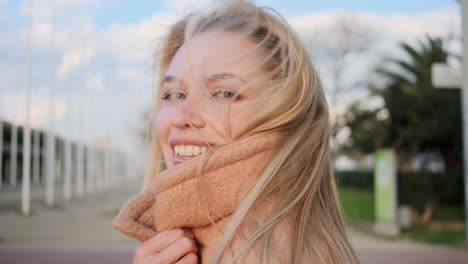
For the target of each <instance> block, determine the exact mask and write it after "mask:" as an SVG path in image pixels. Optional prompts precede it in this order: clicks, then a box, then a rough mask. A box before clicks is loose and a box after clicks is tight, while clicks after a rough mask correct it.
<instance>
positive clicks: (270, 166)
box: [114, 0, 358, 264]
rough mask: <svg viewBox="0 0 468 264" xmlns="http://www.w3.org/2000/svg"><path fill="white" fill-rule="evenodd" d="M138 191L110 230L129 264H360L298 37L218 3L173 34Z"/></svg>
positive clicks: (315, 82) (262, 16) (241, 7)
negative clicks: (134, 243)
mask: <svg viewBox="0 0 468 264" xmlns="http://www.w3.org/2000/svg"><path fill="white" fill-rule="evenodd" d="M157 54H158V58H157V60H156V64H157V70H158V71H159V74H160V82H159V83H158V85H157V87H156V89H157V94H158V97H159V98H157V102H156V103H155V122H154V124H155V129H154V132H155V135H154V137H153V144H152V154H151V162H152V164H153V166H150V168H149V171H148V173H147V175H146V181H145V185H146V186H147V188H146V189H145V190H144V191H143V192H142V193H141V194H139V195H137V196H136V197H135V198H134V199H132V200H131V201H130V202H129V203H128V204H127V205H126V206H125V207H124V208H123V209H122V210H121V212H120V214H119V215H118V216H117V218H116V219H115V220H114V226H115V227H116V228H117V229H119V230H120V231H122V232H124V233H125V234H127V235H129V236H132V237H134V238H137V239H139V240H141V241H144V243H142V244H141V246H139V247H138V248H137V250H136V252H135V255H134V263H135V264H137V263H138V264H139V263H358V260H357V258H356V256H355V254H354V252H353V249H352V247H351V246H350V243H349V241H348V238H347V235H346V231H345V224H344V221H343V217H342V213H341V209H340V204H339V199H338V196H337V191H336V186H335V180H334V176H333V169H332V167H331V162H330V159H329V137H330V134H329V133H330V131H329V115H328V108H327V103H326V100H325V96H324V93H323V90H322V87H321V85H320V81H319V78H318V76H317V74H316V72H315V70H314V68H313V66H312V63H311V61H310V59H309V57H308V55H307V54H306V52H305V50H304V47H303V46H302V44H301V43H300V41H299V38H298V37H297V35H296V33H295V32H294V31H293V30H292V29H291V28H290V26H289V25H288V24H287V23H286V22H285V21H284V20H283V19H282V18H281V17H280V16H279V15H278V14H275V13H274V12H273V11H271V10H270V9H266V8H259V7H256V6H255V5H253V4H251V3H249V2H247V1H243V0H231V1H225V2H224V3H223V4H221V5H220V6H218V7H216V8H215V9H214V10H212V11H211V12H208V13H193V14H190V15H188V16H186V17H185V18H183V19H182V20H181V21H179V22H177V23H176V24H174V25H173V26H172V27H171V28H170V30H169V33H168V35H167V37H166V38H165V39H164V41H163V44H162V47H161V49H160V51H159V52H158V53H157Z"/></svg>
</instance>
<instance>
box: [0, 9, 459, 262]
mask: <svg viewBox="0 0 468 264" xmlns="http://www.w3.org/2000/svg"><path fill="white" fill-rule="evenodd" d="M462 2H463V1H456V0H433V1H427V0H426V1H424V0H413V1H403V0H393V1H386V2H384V1H370V0H354V1H346V0H328V1H315V0H314V1H312V0H311V1H296V0H291V1H279V0H262V1H260V0H258V1H255V3H257V4H259V5H265V6H270V7H272V8H273V9H275V10H277V11H278V12H279V13H280V14H281V15H282V16H284V18H285V19H286V20H287V21H288V22H289V23H290V24H291V25H292V27H293V28H294V29H295V30H296V31H297V33H298V34H299V36H300V38H301V40H302V42H303V44H304V46H305V47H306V48H307V51H308V53H309V54H310V56H311V58H312V61H313V62H314V64H315V66H316V67H317V70H318V71H319V74H320V76H321V78H322V82H323V85H324V88H325V91H326V93H327V98H328V102H329V104H330V107H331V124H332V128H333V129H332V131H333V135H332V153H333V156H334V159H335V169H336V179H337V183H338V186H339V192H340V197H341V200H342V205H343V209H344V212H345V214H346V219H347V222H348V225H349V232H350V235H351V240H352V243H353V245H354V246H355V248H356V249H357V251H358V254H359V256H360V257H361V260H362V262H363V263H375V262H378V263H394V262H397V261H398V262H400V263H426V264H427V263H467V259H468V250H467V241H468V237H467V236H468V232H466V227H465V223H466V222H465V221H466V220H465V214H466V211H465V210H466V208H467V205H466V201H465V196H464V194H466V186H467V185H466V181H465V180H464V175H463V167H464V162H463V159H464V155H463V151H464V150H463V128H462V123H463V122H462V99H461V98H462V93H461V89H460V88H461V87H462V79H463V78H462V72H461V71H462V70H461V69H462V67H461V65H462V60H463V57H462V55H463V50H462V47H463V35H462ZM211 3H212V1H207V0H198V1H195V0H174V1H169V0H160V1H157V0H140V1H130V0H41V1H39V0H24V1H20V0H0V28H1V34H0V262H2V263H10V262H11V263H13V262H14V263H28V262H31V261H33V260H34V261H35V262H36V263H37V262H38V261H39V263H42V262H40V261H41V260H44V261H45V262H44V263H46V262H47V263H61V262H63V260H64V259H67V262H69V263H71V262H70V261H75V262H76V263H82V262H86V263H94V262H96V263H98V262H99V263H129V262H130V260H131V254H132V251H133V249H134V247H135V245H137V243H136V242H134V241H132V240H131V239H129V238H126V237H124V236H123V235H120V234H119V233H118V232H117V231H115V230H113V228H112V227H111V224H110V223H111V221H112V219H113V217H114V216H115V215H116V213H117V212H118V209H119V208H120V207H121V206H122V205H123V203H124V202H125V201H126V200H128V199H129V198H130V197H131V196H132V195H134V194H136V193H137V192H138V191H139V190H140V186H141V181H142V176H143V171H144V168H145V166H146V165H147V152H148V146H149V138H148V134H147V130H148V127H150V125H151V124H149V123H148V119H149V112H150V109H151V103H152V97H153V89H152V84H153V82H154V81H155V80H154V74H153V73H154V71H153V69H152V63H153V61H152V60H153V53H154V51H155V49H156V48H157V47H158V44H159V42H160V39H161V38H162V37H163V35H164V33H165V32H166V30H167V29H168V26H170V25H171V24H172V23H174V22H175V21H177V20H178V19H179V18H181V17H182V16H183V15H185V14H187V13H188V12H189V11H191V10H193V9H199V8H202V7H203V6H206V5H210V4H211ZM465 5H468V3H466V4H465ZM436 66H438V68H437V69H436ZM465 72H466V71H465ZM465 109H466V108H465ZM465 133H466V132H465ZM28 157H29V158H28ZM465 160H466V158H465ZM466 197H468V196H466ZM90 249H92V250H90ZM2 259H3V260H4V261H5V262H4V261H2ZM75 262H73V263H75Z"/></svg>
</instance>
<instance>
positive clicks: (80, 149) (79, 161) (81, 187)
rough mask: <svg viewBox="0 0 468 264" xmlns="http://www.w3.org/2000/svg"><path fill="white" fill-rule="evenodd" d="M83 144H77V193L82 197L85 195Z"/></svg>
mask: <svg viewBox="0 0 468 264" xmlns="http://www.w3.org/2000/svg"><path fill="white" fill-rule="evenodd" d="M83 161H84V160H83V145H81V144H80V143H77V144H76V195H77V196H78V198H80V199H82V198H83V196H84V179H83V178H84V177H83V172H84V170H83Z"/></svg>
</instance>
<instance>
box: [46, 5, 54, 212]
mask: <svg viewBox="0 0 468 264" xmlns="http://www.w3.org/2000/svg"><path fill="white" fill-rule="evenodd" d="M52 5H53V6H52V8H53V12H52V13H53V15H52V18H53V23H52V51H53V52H55V0H54V1H53V2H52ZM52 67H53V69H52V85H51V87H50V96H49V120H50V127H49V132H48V133H47V156H46V160H47V161H46V168H47V174H46V204H47V205H48V206H49V207H52V206H53V205H54V184H55V135H54V122H55V118H54V114H55V113H54V110H55V109H54V99H55V85H56V83H55V82H56V65H55V54H53V55H52Z"/></svg>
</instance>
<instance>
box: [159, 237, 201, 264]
mask: <svg viewBox="0 0 468 264" xmlns="http://www.w3.org/2000/svg"><path fill="white" fill-rule="evenodd" d="M197 251H198V248H197V245H196V243H195V240H193V239H190V238H188V237H182V238H180V239H178V240H177V241H175V242H174V243H172V244H171V245H169V246H168V247H167V248H165V249H164V250H162V251H161V252H159V253H158V254H156V255H155V263H175V262H177V261H178V260H179V259H181V258H182V257H184V256H185V255H187V254H189V253H197Z"/></svg>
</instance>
